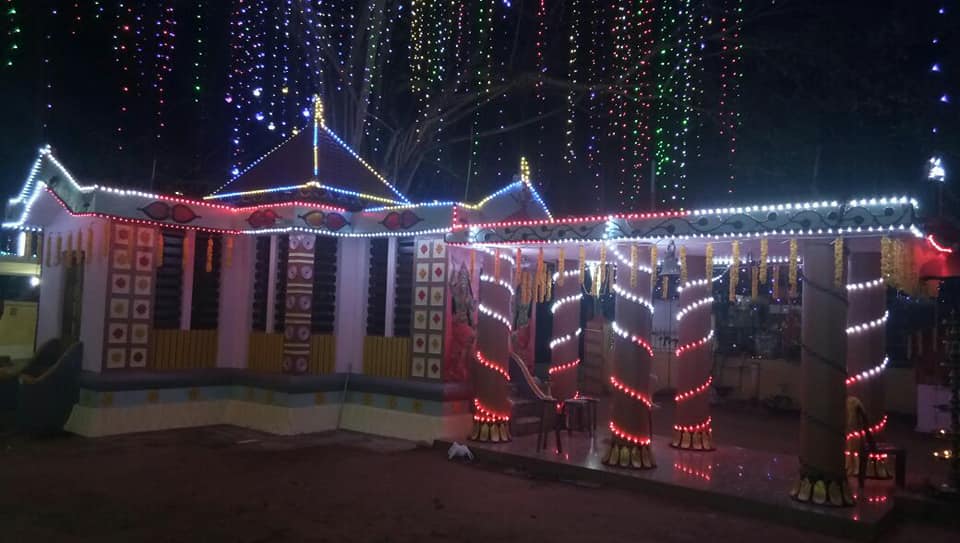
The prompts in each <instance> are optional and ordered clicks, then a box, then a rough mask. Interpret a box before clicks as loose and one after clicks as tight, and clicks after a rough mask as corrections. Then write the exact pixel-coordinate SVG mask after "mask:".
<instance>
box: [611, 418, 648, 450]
mask: <svg viewBox="0 0 960 543" xmlns="http://www.w3.org/2000/svg"><path fill="white" fill-rule="evenodd" d="M610 431H611V432H612V433H613V435H615V436H617V437H618V438H620V439H622V440H624V441H629V442H630V443H633V444H635V445H649V444H650V443H652V441H651V439H650V438H649V437H637V436H634V435H630V434H628V433H626V432H624V431H623V430H621V429H619V428H617V425H616V424H614V423H613V421H610Z"/></svg>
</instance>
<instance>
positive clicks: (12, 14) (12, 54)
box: [3, 0, 21, 68]
mask: <svg viewBox="0 0 960 543" xmlns="http://www.w3.org/2000/svg"><path fill="white" fill-rule="evenodd" d="M4 4H5V7H4V14H5V15H6V16H7V47H6V51H5V54H4V59H3V65H4V66H5V67H7V68H12V67H13V65H14V63H15V61H16V59H17V57H18V56H19V55H20V32H21V30H20V25H19V24H18V23H17V16H18V15H19V12H17V5H16V2H14V0H5V2H4Z"/></svg>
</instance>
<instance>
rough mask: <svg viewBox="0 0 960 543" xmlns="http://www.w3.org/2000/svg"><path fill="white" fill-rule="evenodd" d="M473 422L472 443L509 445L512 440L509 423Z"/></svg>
mask: <svg viewBox="0 0 960 543" xmlns="http://www.w3.org/2000/svg"><path fill="white" fill-rule="evenodd" d="M472 422H473V429H472V430H471V431H470V440H471V441H480V442H484V443H507V442H508V441H510V439H511V437H510V423H509V422H478V421H472Z"/></svg>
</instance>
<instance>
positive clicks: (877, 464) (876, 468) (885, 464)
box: [846, 451, 893, 480]
mask: <svg viewBox="0 0 960 543" xmlns="http://www.w3.org/2000/svg"><path fill="white" fill-rule="evenodd" d="M846 468H847V475H848V476H849V477H857V476H859V475H860V455H858V454H857V453H852V452H849V451H848V452H847V454H846ZM866 478H867V479H878V480H887V479H892V478H893V470H891V469H890V463H889V459H888V458H887V455H885V454H878V453H870V454H868V455H867V465H866Z"/></svg>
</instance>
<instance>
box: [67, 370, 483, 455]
mask: <svg viewBox="0 0 960 543" xmlns="http://www.w3.org/2000/svg"><path fill="white" fill-rule="evenodd" d="M80 387H81V390H80V400H79V402H78V403H77V404H76V405H75V406H74V409H73V412H72V413H71V416H70V420H69V421H68V422H67V425H66V427H65V428H66V429H67V430H68V431H70V432H73V433H77V434H80V435H84V436H89V437H96V436H105V435H113V434H123V433H131V432H145V431H154V430H165V429H171V428H184V427H192V426H207V425H213V424H232V425H236V426H242V427H246V428H253V429H256V430H260V431H264V432H269V433H274V434H282V435H291V434H300V433H309V432H320V431H326V430H334V429H337V428H340V429H347V430H354V431H358V432H365V433H370V434H376V435H382V436H389V437H397V438H402V439H409V440H414V441H426V442H432V441H433V440H435V439H463V438H464V437H465V436H466V435H467V434H468V433H469V431H470V426H471V414H470V399H471V398H472V397H473V395H472V392H471V391H470V390H469V389H468V388H467V387H466V386H464V385H460V384H438V383H425V382H419V381H410V380H396V379H384V378H377V377H370V376H365V375H359V374H351V375H349V376H347V375H346V374H331V375H319V376H317V375H306V376H287V375H269V374H262V373H256V372H249V371H245V370H226V369H217V370H200V371H192V372H181V373H174V372H162V373H161V372H136V373H133V372H124V373H122V374H121V373H106V374H96V373H84V374H83V375H82V377H81V383H80ZM338 423H339V425H338Z"/></svg>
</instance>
